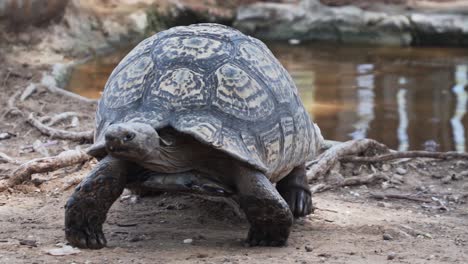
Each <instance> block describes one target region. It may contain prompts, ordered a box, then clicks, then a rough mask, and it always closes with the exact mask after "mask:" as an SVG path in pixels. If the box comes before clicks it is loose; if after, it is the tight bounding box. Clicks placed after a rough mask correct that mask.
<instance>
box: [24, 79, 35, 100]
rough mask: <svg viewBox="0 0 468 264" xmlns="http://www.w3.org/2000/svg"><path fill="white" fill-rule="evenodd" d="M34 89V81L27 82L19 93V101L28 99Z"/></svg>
mask: <svg viewBox="0 0 468 264" xmlns="http://www.w3.org/2000/svg"><path fill="white" fill-rule="evenodd" d="M36 90H37V89H36V85H35V84H34V83H31V84H29V85H28V87H26V89H24V91H23V93H22V94H21V97H20V101H21V102H23V101H25V100H26V99H28V97H29V96H31V94H33V93H34V92H35V91H36Z"/></svg>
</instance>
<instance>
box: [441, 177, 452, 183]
mask: <svg viewBox="0 0 468 264" xmlns="http://www.w3.org/2000/svg"><path fill="white" fill-rule="evenodd" d="M440 181H441V182H442V183H443V184H448V183H450V182H451V181H452V175H447V176H445V177H444V178H442V180H440Z"/></svg>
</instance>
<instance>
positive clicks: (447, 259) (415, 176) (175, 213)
mask: <svg viewBox="0 0 468 264" xmlns="http://www.w3.org/2000/svg"><path fill="white" fill-rule="evenodd" d="M32 37H33V38H34V36H32ZM20 38H21V36H20ZM36 38H37V36H36ZM10 41H11V42H10V43H13V42H16V40H15V39H13V40H10ZM27 42H28V40H27V39H26V40H25V41H23V42H18V43H19V47H9V49H7V50H8V52H10V51H13V52H15V56H8V59H7V60H5V58H3V55H5V54H6V52H4V51H5V50H3V51H2V52H0V61H2V63H1V64H0V91H1V92H0V105H1V106H2V107H1V108H0V135H1V133H10V134H11V135H13V136H12V137H10V138H7V139H1V140H0V152H3V153H5V154H7V155H9V156H10V157H12V158H14V159H15V160H17V161H18V162H20V163H22V162H26V161H28V160H30V159H32V158H37V157H43V156H44V155H47V153H45V152H44V149H45V150H46V152H48V154H49V155H56V154H58V153H60V152H61V151H63V150H66V149H74V148H75V147H77V146H78V147H81V148H85V147H87V146H88V145H86V144H81V142H70V141H64V140H55V139H50V138H49V137H47V136H44V135H42V134H41V133H39V132H38V131H37V130H35V129H34V128H32V127H31V126H30V125H28V124H27V123H26V117H27V116H28V115H29V113H36V114H37V116H39V117H42V116H53V115H55V114H57V113H61V112H65V111H76V112H80V113H82V114H83V116H82V117H80V119H79V120H80V123H79V126H78V127H74V128H71V127H70V122H69V121H66V122H63V123H59V124H57V125H56V126H55V127H57V128H62V129H68V130H71V131H83V130H88V129H92V127H93V122H94V109H95V105H94V104H85V103H82V102H79V101H76V100H73V99H70V98H64V97H61V96H58V95H55V94H51V93H50V92H49V91H48V90H47V89H46V88H44V87H43V86H40V85H39V86H38V87H37V91H36V92H35V93H33V94H32V96H31V97H29V98H28V99H26V100H24V101H21V100H20V99H16V100H14V101H12V102H13V104H14V106H16V107H17V108H18V109H19V110H20V111H21V112H22V113H19V112H15V111H10V110H12V109H10V107H9V106H8V104H9V102H8V101H9V100H10V98H11V96H13V95H14V94H15V93H16V92H17V91H20V92H22V91H23V90H24V89H25V88H26V87H27V86H28V85H29V84H30V83H32V82H35V83H38V82H40V80H41V78H42V73H43V72H44V71H51V66H50V61H53V62H54V63H55V62H57V61H61V60H63V59H74V58H73V57H70V56H71V55H68V56H65V57H60V56H58V57H52V58H49V60H48V59H47V56H48V54H39V53H38V52H39V51H40V49H37V47H36V52H37V53H34V54H37V56H38V57H40V58H43V60H40V61H33V62H28V59H27V58H28V56H29V55H30V54H31V53H28V50H29V48H28V46H27V45H26V44H24V43H27ZM21 45H23V46H21ZM0 46H1V45H0ZM38 50H39V51H38ZM21 54H22V55H21ZM55 54H60V50H56V53H55ZM49 55H50V54H49ZM54 56H55V55H54ZM325 136H326V135H325ZM34 143H36V146H37V145H42V147H39V148H37V147H36V148H35V149H34V148H33V147H32V146H33V145H34ZM41 149H42V153H39V152H38V150H41ZM94 164H95V161H92V162H90V163H87V164H82V165H77V166H72V167H69V168H66V169H61V170H58V171H55V172H50V173H44V174H37V175H34V177H33V181H32V182H30V183H25V184H23V185H20V186H17V188H15V189H9V190H7V191H4V192H2V193H0V263H460V264H461V263H468V204H467V200H468V174H467V173H466V171H467V169H468V161H431V160H419V159H417V160H413V161H399V162H395V163H391V164H386V165H376V166H372V167H369V166H361V167H360V166H353V165H350V164H345V165H343V166H341V168H339V170H336V171H334V172H333V173H332V174H331V175H330V177H329V180H330V182H333V181H339V180H340V179H342V177H348V176H363V177H364V176H366V175H369V174H370V173H374V172H375V171H377V172H379V173H383V174H385V175H387V177H388V180H386V181H383V182H382V181H378V182H375V183H372V184H369V185H367V186H365V185H362V186H356V187H349V188H338V189H335V190H331V191H327V192H324V193H318V194H315V196H314V198H313V199H314V205H315V206H316V207H317V209H316V211H315V213H314V214H312V215H310V216H308V217H306V218H303V219H298V220H297V221H296V223H295V225H294V229H293V231H292V233H291V236H290V239H289V244H288V246H287V247H281V248H248V247H244V245H243V242H242V241H243V239H244V237H245V235H246V233H247V230H248V224H247V222H246V220H245V219H244V217H243V216H238V215H237V214H236V213H235V211H234V210H233V209H232V207H230V206H228V205H226V204H224V203H220V202H213V201H207V200H205V199H201V198H199V197H193V196H189V195H177V194H162V195H159V196H154V197H145V198H142V199H140V200H133V199H126V198H128V196H125V195H124V196H122V199H120V200H119V201H117V202H116V203H115V204H114V206H113V207H112V208H111V210H110V213H109V215H108V219H107V222H106V224H105V226H104V231H105V234H106V236H107V239H108V247H107V248H104V249H102V250H98V251H93V250H81V251H79V252H77V253H76V254H74V255H66V256H52V255H49V254H48V253H47V252H48V251H49V250H50V249H54V248H60V247H62V246H63V245H64V244H66V241H65V238H64V231H63V223H64V209H63V207H64V204H65V201H66V199H67V198H68V196H69V195H70V194H71V192H72V191H73V185H70V182H71V181H73V179H80V178H82V177H84V176H85V175H86V174H87V173H88V172H89V170H90V169H91V168H92V166H93V165H94ZM16 167H17V165H15V164H12V163H1V162H0V180H1V179H4V178H7V177H8V176H9V175H11V172H12V170H14V169H15V168H16ZM374 193H385V194H388V193H391V194H405V195H407V194H411V195H413V196H412V197H417V199H416V200H408V199H391V198H389V199H386V200H377V199H374V198H372V194H374ZM186 239H192V243H184V240H186Z"/></svg>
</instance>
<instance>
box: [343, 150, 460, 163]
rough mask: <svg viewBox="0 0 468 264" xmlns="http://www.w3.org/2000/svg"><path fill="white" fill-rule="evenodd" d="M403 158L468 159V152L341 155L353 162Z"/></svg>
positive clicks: (397, 152)
mask: <svg viewBox="0 0 468 264" xmlns="http://www.w3.org/2000/svg"><path fill="white" fill-rule="evenodd" d="M404 158H431V159H443V160H446V159H468V153H460V152H455V151H449V152H431V151H395V152H391V153H387V154H383V155H378V156H372V157H342V158H340V161H341V162H355V163H376V162H384V161H389V160H394V159H404Z"/></svg>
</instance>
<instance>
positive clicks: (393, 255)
mask: <svg viewBox="0 0 468 264" xmlns="http://www.w3.org/2000/svg"><path fill="white" fill-rule="evenodd" d="M395 257H396V253H395V252H390V253H388V255H387V259H388V260H393V259H395Z"/></svg>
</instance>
